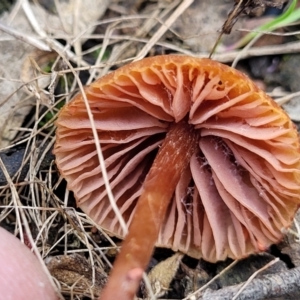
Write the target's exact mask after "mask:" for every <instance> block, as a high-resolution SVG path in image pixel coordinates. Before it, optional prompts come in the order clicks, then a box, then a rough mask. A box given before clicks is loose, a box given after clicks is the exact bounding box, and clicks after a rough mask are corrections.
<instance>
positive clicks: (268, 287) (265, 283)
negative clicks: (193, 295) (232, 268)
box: [198, 267, 300, 300]
mask: <svg viewBox="0 0 300 300" xmlns="http://www.w3.org/2000/svg"><path fill="white" fill-rule="evenodd" d="M242 286H243V283H241V284H238V285H234V286H229V287H225V288H222V289H220V290H218V291H212V290H211V289H207V290H206V291H205V292H204V293H203V295H202V296H201V297H199V298H198V300H211V299H214V300H232V298H233V297H234V295H235V294H236V293H237V292H238V291H239V290H240V288H241V287H242ZM299 291H300V267H297V268H294V269H291V270H288V271H284V272H281V273H277V274H272V275H264V276H262V278H257V279H254V280H253V281H251V283H249V285H248V286H247V288H245V290H244V291H243V293H242V295H240V296H239V298H238V299H239V300H248V299H251V300H260V299H266V298H272V297H275V298H278V297H282V296H286V295H295V294H297V293H298V296H299ZM295 299H299V298H295Z"/></svg>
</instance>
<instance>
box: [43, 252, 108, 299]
mask: <svg viewBox="0 0 300 300" xmlns="http://www.w3.org/2000/svg"><path fill="white" fill-rule="evenodd" d="M47 267H48V269H49V271H50V273H51V275H52V276H53V277H55V278H56V279H57V280H58V281H59V282H60V283H63V284H64V285H67V286H69V287H72V290H74V291H80V293H83V294H86V295H93V296H96V297H99V295H100V293H101V291H102V288H103V286H104V285H105V284H106V281H107V275H106V273H105V272H104V271H103V270H101V269H100V268H97V267H94V268H95V278H94V281H93V270H92V266H91V265H90V264H89V263H88V261H87V260H86V259H85V257H83V256H82V255H79V254H72V255H68V256H65V255H59V256H55V257H52V258H51V260H50V261H49V262H48V263H47Z"/></svg>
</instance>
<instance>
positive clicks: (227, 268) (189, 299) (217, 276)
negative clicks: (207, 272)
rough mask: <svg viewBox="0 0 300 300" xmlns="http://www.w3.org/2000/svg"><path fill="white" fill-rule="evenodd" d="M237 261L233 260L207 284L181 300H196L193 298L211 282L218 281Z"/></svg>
mask: <svg viewBox="0 0 300 300" xmlns="http://www.w3.org/2000/svg"><path fill="white" fill-rule="evenodd" d="M238 261H239V260H234V261H233V262H232V263H231V264H230V265H228V266H227V267H226V268H224V269H223V270H222V271H221V272H220V273H219V274H218V275H216V276H215V277H214V278H212V279H211V280H210V281H209V282H207V283H206V284H205V285H203V286H202V287H201V288H200V289H198V290H197V291H196V292H194V293H192V294H190V295H188V296H187V297H186V298H184V299H182V300H192V299H196V298H195V296H197V295H199V294H200V293H201V292H202V291H203V290H205V289H206V288H207V287H209V286H210V284H211V283H212V282H214V281H215V280H216V279H218V278H219V277H220V276H222V275H223V274H224V273H226V272H227V271H228V270H230V269H231V268H232V267H233V266H234V265H235V264H237V262H238ZM199 299H200V298H199Z"/></svg>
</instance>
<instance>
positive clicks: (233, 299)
mask: <svg viewBox="0 0 300 300" xmlns="http://www.w3.org/2000/svg"><path fill="white" fill-rule="evenodd" d="M278 261H279V257H276V258H275V259H273V260H272V261H270V262H269V263H267V264H266V265H265V266H263V267H262V268H260V269H259V270H257V271H256V272H254V273H253V274H252V275H251V276H250V277H249V279H248V280H247V281H246V282H245V284H244V285H243V286H242V288H241V289H240V290H239V291H238V292H237V293H236V295H235V296H234V297H233V298H232V300H236V299H237V298H238V297H239V295H240V294H241V293H242V292H243V291H244V290H245V289H246V288H247V286H248V285H249V284H250V283H251V282H252V280H253V279H254V278H255V277H256V276H257V275H258V274H259V273H261V272H262V271H264V270H266V269H267V268H269V267H271V266H272V265H274V264H275V263H277V262H278Z"/></svg>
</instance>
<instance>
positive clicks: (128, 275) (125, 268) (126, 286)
mask: <svg viewBox="0 0 300 300" xmlns="http://www.w3.org/2000/svg"><path fill="white" fill-rule="evenodd" d="M197 142H198V137H197V133H196V131H195V130H194V128H193V126H192V125H190V124H188V123H187V122H186V121H180V122H179V123H174V124H172V125H171V127H170V129H169V132H168V133H167V135H166V138H165V140H164V142H163V144H162V146H161V148H160V150H159V151H158V154H157V156H156V158H155V160H154V162H153V165H152V167H151V169H150V171H149V173H148V175H147V177H146V179H145V182H144V185H143V193H142V195H141V196H140V198H139V200H138V203H137V207H136V211H135V213H134V216H133V220H132V223H131V225H130V227H129V232H128V235H127V236H126V238H125V240H124V242H123V244H122V248H121V252H120V253H119V255H118V257H117V259H116V261H115V263H114V267H113V270H112V272H111V275H110V278H109V281H108V284H107V286H106V288H105V289H104V291H103V293H102V296H101V299H102V300H109V299H111V300H112V299H123V300H131V299H133V298H134V295H135V293H136V291H137V289H138V287H139V282H140V280H141V277H142V274H143V271H144V270H145V268H146V267H147V265H148V263H149V261H150V258H151V255H152V252H153V248H154V246H155V243H156V241H157V238H158V235H159V231H160V228H161V225H162V223H163V221H164V219H165V215H166V212H167V209H168V206H169V204H170V201H171V199H172V198H173V194H174V191H175V188H176V185H177V184H178V182H179V179H180V176H181V174H182V172H183V171H184V170H185V169H186V168H187V167H188V164H189V161H190V158H191V156H192V154H193V153H194V152H195V149H196V146H197Z"/></svg>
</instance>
